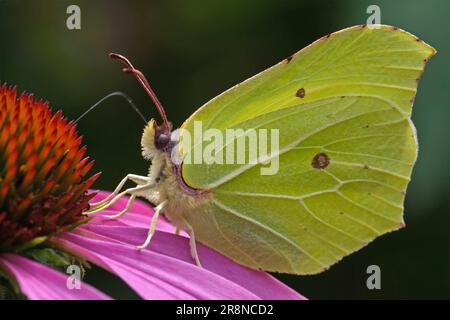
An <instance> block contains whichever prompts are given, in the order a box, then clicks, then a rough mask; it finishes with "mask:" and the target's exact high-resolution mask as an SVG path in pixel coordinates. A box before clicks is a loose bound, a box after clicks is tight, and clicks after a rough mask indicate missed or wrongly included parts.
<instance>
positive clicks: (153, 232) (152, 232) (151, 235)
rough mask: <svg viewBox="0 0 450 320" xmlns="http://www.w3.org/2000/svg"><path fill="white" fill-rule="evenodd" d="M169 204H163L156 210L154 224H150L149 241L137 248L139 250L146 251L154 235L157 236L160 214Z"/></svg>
mask: <svg viewBox="0 0 450 320" xmlns="http://www.w3.org/2000/svg"><path fill="white" fill-rule="evenodd" d="M166 204H167V200H165V201H163V202H161V203H160V204H159V205H157V206H156V208H155V213H154V214H153V218H152V222H151V223H150V229H149V230H148V234H147V239H145V242H144V243H143V244H141V245H140V246H137V248H138V249H145V248H146V247H147V246H148V245H149V244H150V240H152V237H153V234H155V230H156V223H157V222H158V218H159V214H160V212H161V211H162V210H163V209H164V207H165V206H166Z"/></svg>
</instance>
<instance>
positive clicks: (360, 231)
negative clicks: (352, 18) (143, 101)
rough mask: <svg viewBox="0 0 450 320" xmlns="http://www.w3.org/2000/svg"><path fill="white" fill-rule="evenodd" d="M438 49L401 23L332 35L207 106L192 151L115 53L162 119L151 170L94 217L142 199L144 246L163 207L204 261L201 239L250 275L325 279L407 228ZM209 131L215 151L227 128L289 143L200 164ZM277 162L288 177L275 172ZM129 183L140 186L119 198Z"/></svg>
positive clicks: (148, 131)
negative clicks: (422, 99)
mask: <svg viewBox="0 0 450 320" xmlns="http://www.w3.org/2000/svg"><path fill="white" fill-rule="evenodd" d="M372 27H373V26H372ZM434 53H435V50H434V49H433V48H432V47H430V46H429V45H427V44H425V43H424V42H422V41H420V40H419V39H418V38H416V37H415V36H413V35H411V34H409V33H407V32H405V31H402V30H400V29H398V28H395V27H390V26H383V25H378V26H375V28H368V27H366V26H355V27H351V28H348V29H344V30H342V31H339V32H336V33H332V34H330V35H327V36H325V37H323V38H321V39H319V40H317V41H316V42H314V43H313V44H311V45H309V46H308V47H306V48H304V49H302V50H300V51H299V52H297V53H296V54H294V55H292V56H290V57H289V58H287V59H285V60H283V61H281V62H280V63H278V64H277V65H275V66H273V67H271V68H269V69H267V70H265V71H263V72H261V73H260V74H258V75H256V76H254V77H252V78H250V79H248V80H246V81H244V82H242V83H241V84H239V85H237V86H235V87H233V88H231V89H229V90H227V91H226V92H224V93H222V94H221V95H219V96H217V97H216V98H214V99H212V100H211V101H209V102H208V103H206V104H205V105H204V106H202V107H201V108H200V109H199V110H197V111H196V112H195V113H194V114H193V115H192V116H191V117H190V118H189V119H187V120H186V121H185V122H184V124H183V125H182V127H181V128H182V130H181V131H177V132H176V133H179V135H180V136H179V140H180V143H179V144H178V143H177V142H178V138H177V137H176V134H174V132H172V127H171V124H170V123H169V121H168V120H167V117H166V115H165V113H164V109H163V108H162V106H161V104H160V103H159V101H158V99H157V98H156V96H155V94H154V93H153V91H152V89H151V88H150V86H149V84H148V83H147V81H146V79H145V77H144V76H143V74H142V73H140V72H139V71H138V70H136V69H135V68H134V67H133V66H132V65H131V63H130V62H129V61H128V60H127V59H126V58H124V57H123V56H120V55H116V54H112V55H111V56H112V57H113V58H115V59H118V60H120V61H122V62H123V63H124V64H125V65H126V68H125V69H124V71H126V72H130V73H133V74H134V75H135V76H136V77H137V78H138V80H139V81H140V82H141V84H142V85H143V86H144V88H145V89H146V90H147V92H148V93H149V95H150V96H151V97H152V99H153V101H154V102H155V104H156V105H157V107H158V109H159V111H160V114H161V116H162V118H163V124H162V125H157V123H156V121H155V120H154V119H152V120H150V122H149V123H148V125H147V126H146V128H145V129H144V133H143V136H142V149H143V156H144V157H145V158H146V159H150V160H151V161H152V165H151V167H150V172H149V175H148V176H138V175H133V174H130V175H127V177H125V178H124V180H123V181H122V182H121V183H120V184H119V186H118V187H117V189H116V190H115V192H114V193H113V194H112V195H111V196H109V197H108V198H106V199H104V200H103V201H101V202H99V203H97V204H96V205H95V206H94V207H93V209H92V210H91V211H90V212H96V211H99V210H102V209H104V208H106V207H107V206H109V205H110V204H112V203H114V202H115V201H116V200H117V199H118V198H119V197H121V196H123V195H125V194H129V195H130V199H129V202H128V205H127V206H126V208H125V209H124V210H123V211H122V212H121V213H120V214H119V215H117V216H120V215H122V214H124V213H125V212H126V211H127V210H128V209H129V208H130V207H131V205H132V203H133V201H134V199H135V198H136V197H137V196H142V197H145V198H147V199H148V200H149V201H150V202H152V203H153V204H155V205H156V209H155V214H154V217H153V219H152V223H151V226H150V230H149V235H148V238H147V240H146V241H145V243H144V244H143V245H142V246H140V247H141V248H144V247H146V246H147V245H148V244H149V242H150V239H151V236H152V235H153V233H154V230H155V225H156V221H157V219H158V215H159V214H160V213H161V212H163V213H164V214H165V216H166V217H167V218H168V219H169V220H170V221H171V222H172V223H173V224H174V225H175V226H176V227H177V228H179V229H183V230H185V231H186V232H187V233H189V235H190V237H191V242H190V243H191V249H192V255H193V257H194V258H195V260H196V262H197V264H199V265H200V261H199V257H198V255H197V252H196V245H195V243H196V242H195V241H196V240H197V241H200V242H202V243H203V244H205V245H207V246H209V247H212V248H214V249H216V250H217V251H219V252H221V253H222V254H224V255H226V256H228V257H229V258H231V259H232V260H234V261H236V262H238V263H240V264H242V265H245V266H248V267H250V268H255V269H262V270H266V271H275V272H284V273H292V274H314V273H318V272H320V271H322V270H324V269H326V268H328V267H329V266H330V265H332V264H334V263H336V262H337V261H339V260H340V259H341V258H342V257H344V256H346V255H348V254H350V253H352V252H354V251H356V250H358V249H360V248H362V247H363V246H365V245H366V244H367V243H368V242H370V241H372V240H373V239H374V238H376V237H377V236H379V235H381V234H384V233H386V232H389V231H392V230H396V229H398V228H401V227H402V226H403V225H404V222H403V202H404V198H405V192H406V188H407V185H408V182H409V180H410V177H411V172H412V169H413V165H414V162H415V160H416V157H417V140H416V133H415V129H414V126H413V124H412V122H411V119H410V117H411V109H412V105H413V102H414V97H415V94H416V90H417V85H418V82H419V79H420V76H421V74H422V73H423V70H424V67H425V64H426V63H427V61H428V60H429V59H430V57H431V56H433V54H434ZM196 124H201V125H202V126H203V130H204V131H205V130H208V129H213V130H214V131H213V132H214V134H213V135H212V136H210V137H209V139H210V141H211V142H214V141H213V140H214V139H213V138H216V139H219V137H220V135H221V134H223V136H226V132H227V130H228V129H240V130H241V131H240V132H241V136H242V135H245V134H246V133H248V132H251V131H252V130H259V132H263V130H266V131H264V132H268V131H270V130H273V129H276V130H277V132H278V136H277V141H275V140H274V139H275V138H274V137H272V136H271V137H270V138H269V141H268V143H267V144H268V145H269V146H270V145H272V144H271V142H277V145H276V146H277V149H273V150H272V151H270V152H268V153H266V154H265V156H259V155H258V154H256V158H255V157H253V158H252V160H253V161H244V162H242V161H241V162H235V163H233V162H230V163H229V162H228V161H225V160H224V159H223V157H225V156H228V154H226V155H224V154H223V153H222V154H220V153H219V151H223V150H225V149H226V148H225V147H228V146H229V145H230V144H232V145H233V146H232V147H231V148H230V150H231V151H233V150H234V151H235V150H236V148H235V147H234V142H237V139H238V137H234V140H233V139H232V140H231V142H230V141H228V140H227V141H226V142H225V144H226V146H225V147H224V146H223V145H222V146H221V147H218V148H212V151H213V152H212V154H213V156H216V158H215V160H218V161H215V162H214V161H213V162H201V163H196V162H195V161H189V163H188V162H187V161H185V159H187V157H189V158H192V157H191V156H192V155H194V158H195V154H194V153H195V152H196V151H195V150H196V149H195V148H196V144H197V145H198V144H199V143H195V142H194V143H193V142H192V139H191V137H192V136H195V134H196V133H195V132H194V131H195V126H196ZM188 135H189V139H187V136H188ZM244 137H245V138H248V137H246V136H244ZM187 140H189V143H187V144H186V143H184V142H186V141H187ZM194 140H195V139H194ZM235 140H236V141H235ZM200 141H202V140H200ZM215 142H217V141H215ZM221 142H222V144H223V143H224V142H223V141H221ZM203 143H204V141H203V142H200V144H201V145H202V146H203ZM245 146H247V147H248V145H245ZM247 149H249V147H248V148H247ZM247 149H246V150H247ZM226 150H228V149H226ZM209 151H211V149H210V150H209ZM247 151H249V152H250V150H247ZM175 158H177V159H178V161H176V160H175ZM274 158H277V160H278V164H277V171H276V173H274V174H262V171H261V170H262V169H263V167H264V166H267V163H268V162H270V160H273V159H274ZM233 159H234V158H233ZM248 159H249V160H250V156H249V157H248ZM128 179H129V180H132V181H133V182H135V183H136V184H137V186H136V187H134V188H129V189H126V190H125V191H123V192H120V190H121V188H122V187H123V185H124V183H125V182H126V181H127V180H128ZM119 192H120V193H119Z"/></svg>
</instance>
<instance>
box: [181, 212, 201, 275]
mask: <svg viewBox="0 0 450 320" xmlns="http://www.w3.org/2000/svg"><path fill="white" fill-rule="evenodd" d="M183 222H184V224H185V225H186V227H187V229H188V230H187V232H188V233H189V246H190V247H191V256H192V258H193V259H194V260H195V263H196V264H197V266H199V267H200V268H201V267H202V264H201V263H200V258H199V257H198V252H197V243H196V241H195V233H194V228H192V226H191V225H190V224H189V222H187V220H186V219H184V220H183Z"/></svg>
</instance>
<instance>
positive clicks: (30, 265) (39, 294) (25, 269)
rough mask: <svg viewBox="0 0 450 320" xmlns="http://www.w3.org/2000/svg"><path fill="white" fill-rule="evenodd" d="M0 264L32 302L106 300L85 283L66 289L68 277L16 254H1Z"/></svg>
mask: <svg viewBox="0 0 450 320" xmlns="http://www.w3.org/2000/svg"><path fill="white" fill-rule="evenodd" d="M0 263H1V264H2V265H3V266H4V267H5V268H6V270H7V271H8V272H9V273H10V274H11V275H12V276H13V277H14V279H15V280H16V282H17V284H18V285H19V287H20V290H21V291H22V293H24V294H25V295H26V296H27V297H28V298H29V299H33V300H79V299H83V300H106V299H110V298H109V297H108V296H107V295H105V294H103V293H101V292H100V291H98V290H97V289H95V288H93V287H91V286H90V285H88V284H86V283H82V284H81V287H80V289H72V290H71V289H68V287H67V279H68V276H69V275H65V274H62V273H61V272H58V271H56V270H53V269H51V268H49V267H47V266H45V265H43V264H40V263H38V262H35V261H32V260H30V259H27V258H24V257H22V256H19V255H17V254H8V253H5V254H1V255H0Z"/></svg>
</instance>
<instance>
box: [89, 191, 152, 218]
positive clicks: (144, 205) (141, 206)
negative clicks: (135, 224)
mask: <svg viewBox="0 0 450 320" xmlns="http://www.w3.org/2000/svg"><path fill="white" fill-rule="evenodd" d="M89 191H90V192H97V194H96V195H95V197H94V198H92V199H91V201H90V202H91V203H94V202H98V201H100V200H103V199H104V198H106V197H107V196H109V195H110V194H111V192H109V191H103V190H99V191H95V190H89ZM127 202H128V197H122V198H120V199H119V200H117V202H116V203H114V204H113V205H111V206H110V207H109V210H113V211H116V212H117V211H120V210H122V209H123V208H125V206H126V204H127ZM149 210H151V211H150V212H153V208H152V207H151V206H150V205H149V204H148V202H146V201H144V200H139V199H136V200H135V201H134V204H133V207H132V208H131V210H130V212H135V213H141V214H144V215H147V214H148V213H149Z"/></svg>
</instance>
